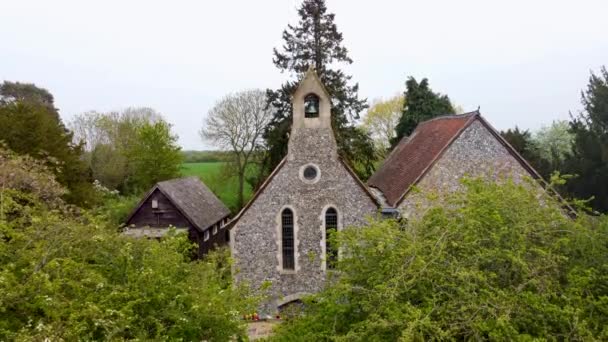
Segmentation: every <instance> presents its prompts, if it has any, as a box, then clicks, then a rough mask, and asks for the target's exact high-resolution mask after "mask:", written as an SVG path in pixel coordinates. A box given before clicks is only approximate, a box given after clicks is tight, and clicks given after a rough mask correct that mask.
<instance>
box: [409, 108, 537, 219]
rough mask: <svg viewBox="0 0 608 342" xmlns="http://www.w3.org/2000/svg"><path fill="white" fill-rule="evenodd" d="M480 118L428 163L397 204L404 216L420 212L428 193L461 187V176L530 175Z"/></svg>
mask: <svg viewBox="0 0 608 342" xmlns="http://www.w3.org/2000/svg"><path fill="white" fill-rule="evenodd" d="M480 120H481V119H479V118H477V119H476V120H475V121H474V122H472V123H471V124H470V126H468V127H467V128H466V129H465V130H464V131H463V132H462V133H461V135H460V136H459V137H458V138H457V139H456V140H455V141H454V142H453V143H452V144H451V145H450V146H449V147H448V148H447V149H446V151H445V152H444V153H443V155H442V156H441V157H440V159H439V160H437V161H436V162H435V164H434V165H433V166H431V168H430V170H428V172H427V173H426V174H425V175H424V177H423V178H422V179H421V180H420V181H419V182H418V183H417V184H416V187H417V188H418V190H419V191H416V192H410V193H408V194H406V196H405V198H404V199H403V201H402V202H401V203H400V204H399V206H398V208H399V211H400V212H401V214H402V216H403V217H410V216H411V215H413V214H416V215H419V214H421V213H422V212H423V210H424V208H425V207H427V200H426V196H427V194H428V193H431V192H434V193H437V194H442V193H450V192H454V191H458V190H460V189H461V184H460V179H462V178H463V177H464V176H472V177H476V176H488V177H493V178H499V177H512V178H513V179H514V180H516V181H521V180H523V178H524V177H532V176H533V175H531V174H530V172H529V171H528V170H526V169H525V168H524V167H523V166H522V164H521V163H520V162H519V161H518V160H517V159H516V158H515V157H514V156H513V155H512V154H511V153H510V152H509V150H508V149H507V147H505V146H504V145H503V144H501V143H500V141H499V140H498V139H497V138H496V137H495V136H494V135H492V133H491V132H490V131H489V130H488V128H487V127H486V126H484V124H483V123H481V121H480ZM539 188H540V185H539Z"/></svg>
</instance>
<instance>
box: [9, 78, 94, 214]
mask: <svg viewBox="0 0 608 342" xmlns="http://www.w3.org/2000/svg"><path fill="white" fill-rule="evenodd" d="M0 140H2V141H4V143H5V144H6V145H7V146H8V148H10V149H11V150H13V151H14V152H16V153H19V154H29V155H30V156H32V157H34V158H38V159H40V160H44V161H46V162H47V163H48V165H49V166H52V169H53V170H54V172H55V175H56V177H57V180H58V181H59V182H60V183H61V184H63V185H65V186H66V187H67V189H68V192H67V193H66V194H65V198H66V199H67V200H68V201H69V202H70V203H73V204H77V205H80V206H91V205H93V204H94V203H95V202H96V193H95V191H94V190H93V186H92V178H91V172H90V169H89V168H88V167H87V165H86V163H85V162H83V160H82V154H83V149H82V146H81V145H79V144H73V143H72V133H71V132H70V131H68V130H67V129H66V128H65V126H64V125H63V123H62V122H61V119H60V118H59V114H58V111H57V109H56V108H55V107H54V104H53V97H52V95H51V94H50V93H49V92H48V91H47V90H45V89H42V88H38V87H36V86H34V85H33V84H21V83H11V82H4V84H3V85H2V86H1V87H0Z"/></svg>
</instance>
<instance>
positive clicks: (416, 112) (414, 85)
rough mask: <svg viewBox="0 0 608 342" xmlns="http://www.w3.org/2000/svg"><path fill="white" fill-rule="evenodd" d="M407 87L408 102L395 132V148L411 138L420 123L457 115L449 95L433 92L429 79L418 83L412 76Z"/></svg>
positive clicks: (393, 142) (406, 83)
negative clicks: (403, 139) (447, 115)
mask: <svg viewBox="0 0 608 342" xmlns="http://www.w3.org/2000/svg"><path fill="white" fill-rule="evenodd" d="M405 86H406V90H405V94H404V96H405V98H406V99H407V101H406V103H405V106H404V107H403V112H402V114H401V118H400V119H399V123H398V124H397V128H396V130H395V133H396V136H395V138H393V140H392V144H393V146H395V145H397V144H398V143H399V141H400V140H401V138H403V137H407V136H409V135H410V134H411V133H412V132H413V131H414V129H415V128H416V126H417V125H418V124H419V123H420V122H422V121H426V120H428V119H431V118H433V117H436V116H440V115H445V114H454V113H455V111H454V107H453V106H452V103H451V102H450V98H449V97H448V96H447V95H442V94H439V93H435V92H433V90H431V87H430V86H429V81H428V79H426V78H423V79H422V81H420V83H418V82H417V81H416V79H415V78H413V77H411V76H410V77H408V79H407V81H406V82H405Z"/></svg>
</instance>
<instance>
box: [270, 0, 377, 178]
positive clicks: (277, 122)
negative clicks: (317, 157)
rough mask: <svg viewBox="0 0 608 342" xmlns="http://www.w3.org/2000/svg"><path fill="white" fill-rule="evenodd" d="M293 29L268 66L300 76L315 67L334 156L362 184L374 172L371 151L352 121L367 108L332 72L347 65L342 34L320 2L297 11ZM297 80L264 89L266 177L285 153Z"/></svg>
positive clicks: (351, 87) (339, 73) (307, 3)
mask: <svg viewBox="0 0 608 342" xmlns="http://www.w3.org/2000/svg"><path fill="white" fill-rule="evenodd" d="M298 15H299V17H300V20H299V22H298V24H297V25H295V26H292V25H288V26H287V29H286V30H285V31H283V41H284V44H283V47H282V49H281V50H278V49H276V48H275V49H274V50H273V51H274V58H273V63H274V64H275V66H276V67H277V68H278V69H279V70H281V72H288V73H290V75H291V76H292V77H293V76H296V77H298V76H301V75H303V74H304V73H305V72H306V71H307V70H308V69H309V67H310V66H312V67H314V68H315V70H316V72H317V74H318V75H319V77H320V79H321V81H322V82H323V84H324V85H325V88H326V89H327V91H328V93H329V95H330V96H331V105H332V127H333V130H334V134H335V136H336V142H337V144H338V149H339V153H340V154H341V155H342V157H344V159H345V160H346V161H347V162H348V163H349V164H350V165H351V166H353V168H354V169H355V171H357V173H358V174H359V176H360V177H362V178H364V179H366V178H367V177H369V176H370V175H371V173H372V171H373V162H374V146H373V142H372V140H371V138H370V137H369V135H368V134H366V133H365V132H363V131H362V130H360V129H357V127H355V125H354V122H355V120H357V119H358V118H359V114H360V113H361V112H362V111H363V110H364V109H365V108H366V107H367V105H366V100H365V99H359V97H358V90H359V86H358V84H354V85H351V84H349V83H350V82H351V79H352V76H348V75H346V74H345V73H344V72H343V71H342V70H340V69H337V66H338V65H339V64H351V63H352V59H351V58H350V57H349V56H348V50H347V49H346V48H345V47H344V46H343V45H342V40H343V38H342V34H341V33H340V32H338V29H337V27H336V24H335V23H334V18H335V15H334V14H332V13H327V7H326V5H325V1H324V0H304V2H303V3H302V5H301V6H300V8H299V9H298ZM297 85H298V80H297V79H292V80H289V81H287V82H286V83H284V84H283V85H282V87H281V88H280V89H277V90H270V89H269V90H267V95H268V105H269V106H270V107H271V108H272V109H273V110H274V111H275V114H274V116H273V119H272V121H271V122H270V124H269V125H268V127H267V129H266V131H265V132H264V139H265V141H266V145H267V147H268V151H267V155H266V159H265V163H264V165H265V170H264V171H265V173H268V172H270V170H272V169H274V167H275V166H276V165H277V164H278V163H279V162H280V161H281V159H283V157H284V156H285V155H286V154H287V142H288V140H289V139H288V135H289V131H290V128H291V118H292V108H291V95H292V94H293V92H294V91H295V89H296V87H297Z"/></svg>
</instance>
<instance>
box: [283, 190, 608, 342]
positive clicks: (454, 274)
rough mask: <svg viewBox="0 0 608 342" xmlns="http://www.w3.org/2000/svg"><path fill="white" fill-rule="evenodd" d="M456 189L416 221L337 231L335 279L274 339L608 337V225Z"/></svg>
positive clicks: (521, 193) (504, 193)
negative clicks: (338, 248) (339, 250)
mask: <svg viewBox="0 0 608 342" xmlns="http://www.w3.org/2000/svg"><path fill="white" fill-rule="evenodd" d="M463 185H464V186H465V188H466V191H464V192H462V193H457V194H453V195H451V196H450V197H449V198H447V199H444V200H442V202H441V203H438V204H437V206H436V207H434V208H432V209H431V210H429V211H428V212H427V213H426V214H425V215H424V216H423V217H421V218H418V219H412V220H410V222H408V223H399V222H396V221H394V220H387V221H371V222H370V223H369V227H365V228H350V229H346V230H344V231H343V233H339V234H338V235H337V237H336V239H337V242H338V243H339V244H340V245H341V248H342V251H343V253H342V254H343V255H342V259H341V260H340V261H339V263H338V265H337V269H338V271H337V272H336V273H335V274H334V275H335V277H333V278H332V279H330V280H329V284H328V286H327V288H326V289H325V290H324V291H322V292H321V293H319V294H317V295H314V296H311V297H310V298H308V299H307V300H306V301H305V309H304V311H303V312H302V315H301V317H299V318H297V319H294V320H291V321H287V322H285V323H284V324H282V325H281V326H280V327H279V328H278V330H277V333H276V335H275V336H274V337H273V340H277V341H327V340H332V341H333V340H336V341H396V340H403V341H412V340H415V341H423V340H503V341H511V340H545V339H547V340H606V339H608V219H607V218H606V217H600V218H597V217H588V216H585V215H584V214H581V215H580V216H579V217H578V218H576V219H571V218H569V217H568V216H567V215H566V214H565V213H564V211H563V210H562V208H561V207H560V205H559V204H558V203H555V202H554V200H553V199H551V198H549V197H548V196H543V195H540V198H539V192H538V191H531V190H530V187H529V186H527V185H525V184H524V185H517V184H514V183H513V182H510V181H507V182H506V183H505V184H502V185H497V184H495V183H491V182H486V181H483V180H479V179H475V180H471V179H468V180H464V181H463ZM539 200H540V202H539Z"/></svg>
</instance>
